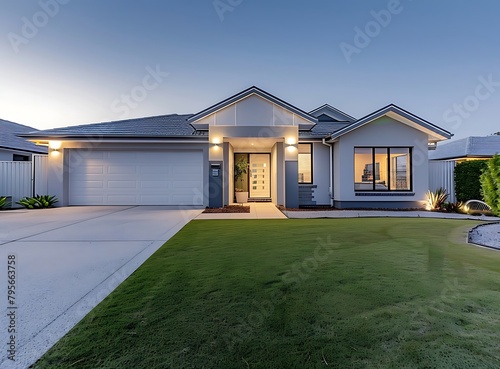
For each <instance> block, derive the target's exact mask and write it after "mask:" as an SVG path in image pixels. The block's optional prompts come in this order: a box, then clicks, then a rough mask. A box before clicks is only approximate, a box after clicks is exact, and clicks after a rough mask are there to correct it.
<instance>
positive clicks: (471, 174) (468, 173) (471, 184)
mask: <svg viewBox="0 0 500 369" xmlns="http://www.w3.org/2000/svg"><path fill="white" fill-rule="evenodd" d="M486 163H487V160H470V161H464V162H461V163H459V164H457V165H456V166H455V196H456V197H457V201H462V202H465V201H467V200H482V199H483V196H482V194H481V182H480V180H479V177H480V176H481V174H482V173H483V170H484V169H486Z"/></svg>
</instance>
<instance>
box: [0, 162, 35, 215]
mask: <svg viewBox="0 0 500 369" xmlns="http://www.w3.org/2000/svg"><path fill="white" fill-rule="evenodd" d="M31 166H32V164H31V162H29V161H0V196H11V197H12V205H13V206H14V207H16V205H15V203H16V202H17V201H19V200H20V199H21V198H23V197H25V196H31V195H32V182H31V175H32V167H31Z"/></svg>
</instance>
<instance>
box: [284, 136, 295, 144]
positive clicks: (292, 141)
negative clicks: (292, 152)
mask: <svg viewBox="0 0 500 369" xmlns="http://www.w3.org/2000/svg"><path fill="white" fill-rule="evenodd" d="M286 143H287V145H288V146H292V145H295V144H296V143H297V141H295V138H293V137H288V138H287V139H286Z"/></svg>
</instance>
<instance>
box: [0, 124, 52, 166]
mask: <svg viewBox="0 0 500 369" xmlns="http://www.w3.org/2000/svg"><path fill="white" fill-rule="evenodd" d="M33 131H36V129H35V128H33V127H28V126H24V125H22V124H17V123H14V122H9V121H8V120H3V119H0V161H31V159H32V156H33V154H47V148H46V147H44V146H39V145H36V144H35V143H33V142H29V141H27V140H25V139H24V138H21V137H18V134H22V133H28V132H33Z"/></svg>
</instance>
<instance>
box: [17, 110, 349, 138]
mask: <svg viewBox="0 0 500 369" xmlns="http://www.w3.org/2000/svg"><path fill="white" fill-rule="evenodd" d="M191 116H192V114H184V115H178V114H171V115H160V116H156V117H146V118H135V119H128V120H121V121H114V122H104V123H93V124H83V125H79V126H69V127H61V128H54V129H46V130H43V131H36V132H31V133H27V134H23V137H28V138H48V137H58V138H64V137H67V138H70V137H175V136H206V135H207V132H206V131H196V130H195V129H194V128H193V127H192V126H191V125H190V124H189V122H188V118H190V117H191ZM347 125H349V123H348V122H319V123H318V124H316V125H315V126H314V127H313V128H312V129H311V131H301V132H300V137H306V138H323V137H326V136H328V135H329V134H332V133H333V132H335V131H338V130H339V129H342V128H344V127H346V126H347Z"/></svg>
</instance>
